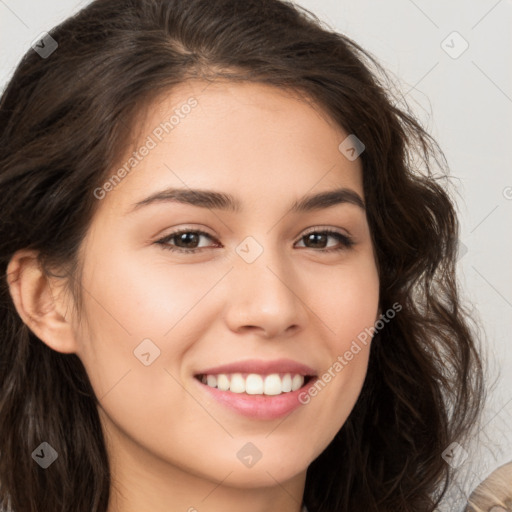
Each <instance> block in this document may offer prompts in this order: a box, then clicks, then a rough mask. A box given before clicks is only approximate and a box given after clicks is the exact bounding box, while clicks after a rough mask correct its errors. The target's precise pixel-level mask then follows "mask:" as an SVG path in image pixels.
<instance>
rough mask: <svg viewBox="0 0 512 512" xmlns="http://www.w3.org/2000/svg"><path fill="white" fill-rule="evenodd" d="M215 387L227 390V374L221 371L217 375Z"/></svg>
mask: <svg viewBox="0 0 512 512" xmlns="http://www.w3.org/2000/svg"><path fill="white" fill-rule="evenodd" d="M217 388H219V389H220V390H222V391H227V390H228V389H229V379H228V377H227V375H224V374H223V373H221V374H220V375H217Z"/></svg>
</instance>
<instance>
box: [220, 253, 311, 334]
mask: <svg viewBox="0 0 512 512" xmlns="http://www.w3.org/2000/svg"><path fill="white" fill-rule="evenodd" d="M230 274H231V275H230V278H231V279H230V285H229V290H228V291H227V293H228V296H227V300H226V303H227V306H226V307H227V311H226V313H225V321H226V323H227V324H228V326H229V328H230V329H231V330H232V331H233V332H236V333H243V332H246V331H247V332H249V331H253V332H254V333H256V334H258V335H259V336H261V337H263V338H274V337H279V336H288V335H290V334H291V333H293V332H296V331H298V330H300V329H303V328H304V326H305V325H306V321H307V309H308V308H307V306H306V301H307V296H304V295H306V294H307V292H306V290H304V289H303V288H301V286H300V283H301V281H300V276H299V275H297V271H296V269H294V267H293V266H292V265H290V263H289V262H288V264H287V262H286V261H285V256H284V255H278V254H277V252H271V251H270V250H268V249H267V250H264V251H263V253H262V254H261V255H260V256H259V257H258V258H257V259H256V261H253V262H252V263H247V262H246V261H244V260H243V259H242V258H239V259H237V260H236V261H235V268H234V269H233V271H232V272H231V273H230Z"/></svg>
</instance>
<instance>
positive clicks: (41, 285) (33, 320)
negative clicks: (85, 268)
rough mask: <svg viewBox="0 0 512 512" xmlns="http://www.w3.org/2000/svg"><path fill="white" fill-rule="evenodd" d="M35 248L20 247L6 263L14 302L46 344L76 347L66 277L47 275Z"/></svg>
mask: <svg viewBox="0 0 512 512" xmlns="http://www.w3.org/2000/svg"><path fill="white" fill-rule="evenodd" d="M37 256H38V254H37V252H35V251H30V250H20V251H18V252H16V253H15V254H14V256H13V257H12V258H11V260H10V262H9V265H8V266H7V280H8V284H9V291H10V294H11V297H12V299H13V302H14V305H15V307H16V310H17V312H18V314H19V315H20V317H21V319H22V320H23V322H24V323H25V324H26V325H27V326H28V327H29V329H30V330H31V331H32V332H33V333H34V334H35V335H36V336H37V337H38V338H39V339H40V340H41V341H43V342H44V343H46V345H48V346H49V347H50V348H52V349H53V350H56V351H57V352H63V353H74V352H76V351H77V346H76V341H75V336H74V332H73V328H72V324H71V317H70V316H69V315H68V316H69V318H66V312H67V311H68V310H69V309H70V308H69V304H68V303H67V302H66V300H65V299H64V296H65V295H66V294H65V293H62V292H63V291H64V280H63V279H62V278H61V279H60V280H59V281H60V282H57V279H58V278H52V277H49V276H47V275H46V273H45V272H44V271H43V269H42V267H41V264H40V263H39V260H38V258H37Z"/></svg>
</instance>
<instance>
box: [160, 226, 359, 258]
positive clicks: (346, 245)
mask: <svg viewBox="0 0 512 512" xmlns="http://www.w3.org/2000/svg"><path fill="white" fill-rule="evenodd" d="M184 233H196V234H199V235H204V236H206V237H208V238H210V239H212V240H214V238H213V237H212V236H211V235H210V234H209V233H206V232H205V231H202V230H200V229H182V230H180V231H174V232H173V233H170V234H169V235H166V236H165V237H164V238H161V239H160V240H157V241H156V242H155V243H156V244H159V245H161V246H162V249H165V250H168V251H172V252H180V253H186V254H191V253H192V254H193V253H196V252H198V251H200V250H201V249H207V247H201V248H195V249H183V248H181V247H173V246H171V245H169V243H168V242H169V241H170V240H172V239H173V238H175V237H177V236H179V235H182V234H184ZM311 234H324V235H330V236H332V237H334V238H336V239H337V240H338V242H340V243H341V245H340V246H339V247H331V248H330V249H313V250H314V251H316V252H322V253H329V252H337V251H343V250H346V249H350V248H351V247H352V246H353V245H354V241H353V240H352V238H350V237H348V236H346V235H343V234H341V233H339V232H338V231H333V230H332V229H317V230H312V231H308V232H307V233H305V234H304V235H302V236H301V237H300V240H302V239H303V238H305V237H306V236H308V235H311ZM305 248H306V249H308V247H305Z"/></svg>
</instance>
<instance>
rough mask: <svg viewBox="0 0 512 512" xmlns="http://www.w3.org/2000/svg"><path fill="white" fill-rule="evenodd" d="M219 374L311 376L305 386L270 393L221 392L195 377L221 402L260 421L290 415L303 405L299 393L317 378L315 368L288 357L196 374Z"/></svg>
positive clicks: (239, 364) (237, 364)
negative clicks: (278, 393)
mask: <svg viewBox="0 0 512 512" xmlns="http://www.w3.org/2000/svg"><path fill="white" fill-rule="evenodd" d="M220 373H225V374H229V373H242V374H247V373H257V374H260V375H269V374H271V373H279V374H283V373H290V374H292V375H294V374H299V375H304V376H310V377H314V378H312V379H311V380H309V381H306V383H305V384H304V386H303V387H302V388H300V389H297V390H296V391H290V392H287V393H281V394H280V395H272V396H267V395H249V394H247V393H233V392H231V391H221V390H220V389H217V388H212V387H210V386H208V385H206V384H203V383H202V382H201V381H200V380H198V379H197V378H196V379H195V380H196V382H197V385H198V386H200V387H201V389H202V390H203V391H205V392H206V393H208V394H209V395H210V396H212V397H213V398H214V399H215V400H217V401H218V402H219V403H220V404H222V405H224V406H226V407H227V408H229V409H231V410H233V411H235V412H237V413H239V414H242V415H243V416H247V417H249V418H253V419H259V420H272V419H277V418H280V417H282V416H284V415H286V414H290V413H291V412H292V411H293V410H295V409H297V408H298V407H300V406H301V405H303V404H302V402H300V401H299V395H300V394H301V393H303V392H304V388H305V387H306V386H308V387H309V386H310V385H311V384H312V383H313V382H314V381H315V380H316V372H315V370H313V369H312V368H311V367H309V366H307V365H304V364H301V363H297V362H295V361H292V360H291V359H278V360H274V361H263V360H247V361H240V362H236V363H230V364H225V365H221V366H216V367H214V368H207V369H204V370H201V372H199V373H197V374H196V377H198V376H200V375H218V374H220Z"/></svg>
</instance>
